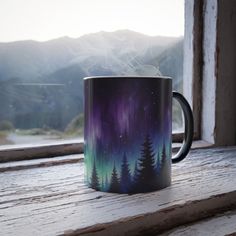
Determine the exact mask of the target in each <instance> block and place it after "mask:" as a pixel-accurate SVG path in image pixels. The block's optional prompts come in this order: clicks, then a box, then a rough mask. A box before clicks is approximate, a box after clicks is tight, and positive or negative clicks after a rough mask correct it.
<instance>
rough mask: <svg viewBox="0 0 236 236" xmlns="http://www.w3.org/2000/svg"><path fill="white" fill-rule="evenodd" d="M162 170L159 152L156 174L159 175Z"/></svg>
mask: <svg viewBox="0 0 236 236" xmlns="http://www.w3.org/2000/svg"><path fill="white" fill-rule="evenodd" d="M160 169H161V160H160V155H159V152H157V159H156V173H159V172H160Z"/></svg>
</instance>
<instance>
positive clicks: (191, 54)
mask: <svg viewBox="0 0 236 236" xmlns="http://www.w3.org/2000/svg"><path fill="white" fill-rule="evenodd" d="M217 7H218V1H217V0H213V1H207V0H194V1H192V0H185V35H188V37H185V39H184V68H183V75H184V78H183V91H184V96H185V97H186V98H187V100H188V101H189V103H190V105H191V107H192V110H193V115H194V124H195V129H194V140H205V141H207V142H208V143H209V144H210V145H212V144H216V143H217V142H216V140H215V137H216V134H215V132H216V131H215V127H214V130H212V129H209V130H204V132H202V129H203V128H204V127H205V125H206V123H207V122H209V121H205V117H206V116H207V114H206V109H207V107H206V105H205V104H204V103H205V100H206V99H207V97H206V96H205V95H204V92H203V86H205V84H206V83H208V84H209V83H210V85H211V86H212V88H213V89H215V87H214V86H215V82H213V81H212V78H210V77H209V76H208V75H207V74H206V69H207V68H208V67H209V65H204V59H205V57H206V54H207V53H206V52H208V50H209V49H208V48H207V47H206V45H205V41H206V40H207V36H206V35H207V34H206V33H207V31H208V29H207V27H205V24H206V21H207V17H209V16H210V13H208V11H209V9H211V14H212V12H213V14H214V15H215V16H216V17H215V18H216V19H215V20H214V21H212V22H211V24H212V25H210V26H211V27H213V28H214V33H215V35H213V37H214V36H215V38H216V39H217V22H218V11H217V10H218V9H217ZM207 14H208V15H207ZM208 37H209V36H208ZM216 39H215V40H216ZM213 49H214V50H213V52H211V54H214V55H215V51H217V45H216V44H215V45H213ZM212 60H214V62H213V66H216V63H217V58H215V57H214V58H213V59H212ZM213 93H215V91H213ZM207 106H209V104H207ZM214 109H215V107H214ZM216 115H217V113H214V117H210V119H212V120H216V118H217V117H216ZM203 117H204V119H203ZM207 132H208V133H210V134H211V136H212V133H214V137H213V139H212V138H211V139H209V138H207V134H206V133H207ZM172 138H173V141H174V142H180V141H182V139H183V133H173V134H172ZM74 153H83V143H82V142H76V141H74V142H70V141H65V142H60V144H58V143H53V144H48V145H35V146H32V145H31V146H30V147H26V146H25V147H22V146H20V145H19V146H18V145H16V146H14V147H13V148H9V149H7V148H4V146H3V148H2V147H1V148H0V162H1V158H4V157H5V160H9V159H10V160H23V159H24V160H26V159H32V158H42V157H52V156H59V155H68V154H74Z"/></svg>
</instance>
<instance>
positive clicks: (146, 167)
mask: <svg viewBox="0 0 236 236" xmlns="http://www.w3.org/2000/svg"><path fill="white" fill-rule="evenodd" d="M142 147H143V149H142V151H141V154H142V156H141V158H140V159H139V175H138V178H137V183H136V191H139V192H148V191H152V190H155V188H156V171H155V159H154V156H155V154H154V152H153V148H152V142H151V139H150V136H149V135H147V136H146V138H145V141H144V143H143V144H142Z"/></svg>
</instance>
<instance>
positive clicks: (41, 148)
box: [0, 141, 83, 163]
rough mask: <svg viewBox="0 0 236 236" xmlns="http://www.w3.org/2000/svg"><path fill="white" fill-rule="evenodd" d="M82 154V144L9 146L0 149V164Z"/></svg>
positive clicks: (59, 143)
mask: <svg viewBox="0 0 236 236" xmlns="http://www.w3.org/2000/svg"><path fill="white" fill-rule="evenodd" d="M78 153H83V143H80V142H72V141H64V142H56V143H55V144H41V145H27V146H23V145H11V146H10V147H9V146H6V147H5V146H2V147H0V163H3V162H10V161H22V160H31V159H37V158H48V157H55V156H64V155H70V154H78Z"/></svg>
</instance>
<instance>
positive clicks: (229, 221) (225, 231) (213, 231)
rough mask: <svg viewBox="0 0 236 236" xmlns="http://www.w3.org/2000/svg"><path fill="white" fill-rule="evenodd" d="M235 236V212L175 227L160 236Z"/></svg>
mask: <svg viewBox="0 0 236 236" xmlns="http://www.w3.org/2000/svg"><path fill="white" fill-rule="evenodd" d="M181 235H194V236H202V235H204V236H212V235H215V236H217V235H219V236H223V235H224V236H230V235H231V236H233V235H234V236H235V235H236V211H230V212H226V213H225V214H221V215H216V216H215V217H211V218H208V219H205V220H201V221H198V222H195V223H193V224H189V225H185V226H181V227H177V228H175V229H173V230H170V231H168V232H165V233H163V234H161V235H160V236H181Z"/></svg>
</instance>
